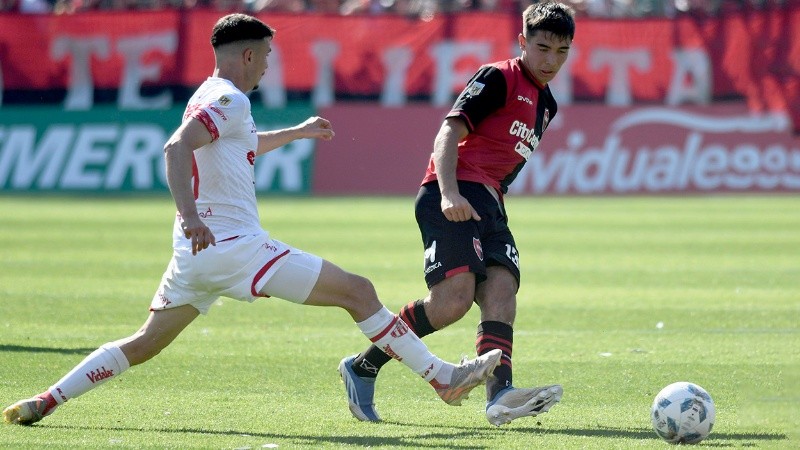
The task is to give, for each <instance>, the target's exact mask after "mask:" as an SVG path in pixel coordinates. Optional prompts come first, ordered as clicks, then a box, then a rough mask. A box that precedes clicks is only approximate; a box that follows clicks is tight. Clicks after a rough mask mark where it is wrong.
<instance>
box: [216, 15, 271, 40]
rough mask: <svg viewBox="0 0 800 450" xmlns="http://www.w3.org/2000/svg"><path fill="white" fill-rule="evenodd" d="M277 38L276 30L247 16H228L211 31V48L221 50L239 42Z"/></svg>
mask: <svg viewBox="0 0 800 450" xmlns="http://www.w3.org/2000/svg"><path fill="white" fill-rule="evenodd" d="M273 36H275V30H274V29H272V28H271V27H270V26H269V25H267V24H265V23H264V22H262V21H260V20H258V19H256V18H255V17H253V16H248V15H247V14H239V13H236V14H228V15H227V16H224V17H222V18H220V19H219V20H218V21H217V23H216V24H214V28H213V29H212V30H211V46H212V47H214V48H219V47H221V46H223V45H225V44H230V43H231V42H239V41H256V40H260V39H264V38H268V37H273Z"/></svg>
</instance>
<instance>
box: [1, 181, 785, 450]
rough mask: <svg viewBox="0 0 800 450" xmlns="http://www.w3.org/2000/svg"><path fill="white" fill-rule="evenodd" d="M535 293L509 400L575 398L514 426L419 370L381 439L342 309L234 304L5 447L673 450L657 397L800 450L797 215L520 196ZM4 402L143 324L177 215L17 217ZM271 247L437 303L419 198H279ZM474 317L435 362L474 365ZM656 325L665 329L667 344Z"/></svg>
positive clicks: (155, 208) (517, 349) (723, 429)
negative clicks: (363, 416)
mask: <svg viewBox="0 0 800 450" xmlns="http://www.w3.org/2000/svg"><path fill="white" fill-rule="evenodd" d="M507 203H508V209H509V211H510V213H511V226H512V229H513V230H514V232H515V235H516V238H517V244H518V247H519V249H520V252H521V262H522V277H523V283H522V287H521V290H520V293H519V299H518V303H519V311H518V314H517V317H518V319H517V323H516V326H515V330H516V331H515V345H514V374H515V384H516V385H519V386H529V385H534V384H549V383H561V384H563V386H564V389H565V394H564V398H563V400H562V402H561V403H560V404H559V405H557V406H556V407H555V408H553V410H552V411H551V412H550V413H548V414H545V415H542V416H539V417H537V418H528V419H521V420H519V421H516V422H514V423H512V424H510V425H507V426H504V427H502V428H494V427H492V426H490V425H489V424H488V423H487V421H486V419H485V417H484V415H483V410H484V394H483V390H482V388H479V389H477V390H476V391H474V393H473V395H472V398H470V399H469V400H467V401H466V402H464V405H463V406H461V407H450V406H447V405H446V404H444V403H443V402H441V401H440V400H439V399H438V397H437V396H436V395H435V393H434V392H433V390H432V389H431V388H430V387H429V386H427V384H426V383H424V381H422V380H421V379H419V378H417V377H416V376H415V375H413V374H412V373H411V372H410V371H409V370H407V369H406V368H405V367H404V366H402V365H401V364H397V363H392V364H390V365H388V366H387V367H386V368H385V369H384V371H383V372H382V374H381V377H380V379H379V381H378V388H377V404H378V409H379V411H380V412H381V414H382V416H383V418H384V420H385V422H383V423H381V424H369V423H367V424H365V423H360V422H358V421H356V420H355V419H353V418H352V417H351V416H350V413H349V411H348V409H347V404H346V400H345V397H344V390H343V387H342V384H341V382H340V380H339V377H338V374H337V372H336V366H337V364H338V362H339V360H340V359H341V358H342V357H343V356H345V355H348V354H352V353H355V352H358V351H360V350H362V349H363V348H364V347H365V344H366V343H367V340H366V339H365V338H364V337H363V336H362V335H361V334H360V333H359V331H358V329H357V327H356V326H355V325H354V324H353V323H352V322H351V320H350V318H349V316H348V315H347V314H346V313H345V312H343V311H341V310H338V309H329V308H311V307H302V306H298V305H294V304H290V303H288V302H284V301H281V300H275V299H271V300H265V301H259V302H257V303H255V304H246V303H239V302H235V301H231V300H224V301H222V302H220V304H219V305H218V306H215V307H214V308H212V310H211V313H210V314H209V315H208V316H201V317H200V318H199V319H198V320H196V321H195V323H193V324H192V325H191V326H190V327H189V328H188V329H187V330H186V331H185V332H184V334H182V335H181V336H180V337H179V338H178V339H177V340H176V341H175V343H174V344H173V345H172V346H170V347H169V348H168V349H166V350H165V351H164V352H163V353H162V354H161V355H159V356H158V357H156V358H155V359H154V360H152V361H150V362H148V363H146V364H144V365H141V366H137V367H134V368H132V369H131V370H129V371H128V372H126V373H125V374H124V375H123V376H122V377H120V378H119V379H117V380H113V381H111V382H110V383H107V384H105V385H103V386H101V387H100V388H98V389H95V390H94V391H91V392H89V393H88V394H86V395H84V396H83V397H80V398H78V399H75V400H72V401H71V402H70V403H68V404H66V405H64V406H62V407H61V408H59V410H58V411H57V412H56V413H55V414H54V415H52V416H50V417H48V418H46V419H45V420H44V421H42V422H40V423H39V424H37V425H36V426H32V427H14V426H0V448H9V449H18V448H19V449H24V448H39V447H42V448H76V447H91V448H137V449H138V448H159V449H160V448H174V449H187V448H203V449H205V448H210V449H213V448H220V449H243V448H252V449H257V448H283V449H289V448H309V449H312V448H323V447H325V448H342V447H372V448H404V449H420V448H421V449H433V448H455V449H484V448H485V449H489V448H491V449H515V448H542V449H550V448H579V449H611V448H618V449H627V448H633V447H635V448H665V447H668V444H665V443H663V442H662V441H660V440H659V439H658V438H657V437H656V435H655V434H654V433H653V431H652V429H651V427H650V417H649V409H650V404H651V402H652V400H653V397H654V396H655V394H656V393H657V392H658V391H659V390H660V389H661V388H662V387H663V386H665V385H667V384H669V383H671V382H674V381H693V382H695V383H698V384H700V385H701V386H703V387H705V388H706V389H707V390H708V391H709V392H710V393H711V395H712V396H713V397H714V400H715V402H716V408H717V422H716V426H715V429H714V432H713V433H712V435H711V437H710V438H709V439H707V440H706V441H704V442H703V443H701V444H700V446H702V447H733V448H740V447H748V448H749V447H755V448H800V433H798V430H799V429H800V325H799V324H800V197H798V196H773V197H762V196H753V197H737V196H730V197H728V196H724V197H687V198H675V197H654V198H653V197H632V198H553V197H549V198H527V197H526V198H509V199H508V201H507ZM0 205H2V206H3V207H2V210H3V212H4V214H3V220H2V221H0V405H2V406H3V407H4V406H6V405H8V404H11V403H13V402H14V401H16V400H18V399H20V398H24V397H28V396H31V395H33V394H36V393H38V392H40V391H42V390H43V389H45V388H47V387H48V386H50V384H52V383H53V382H54V381H56V380H57V379H58V378H60V377H61V376H62V375H63V374H64V373H66V372H67V371H68V370H70V369H71V368H72V367H73V366H74V365H75V364H76V363H77V362H79V361H80V360H81V359H82V358H83V356H84V355H85V354H88V353H89V352H91V351H93V350H94V349H95V348H97V347H98V346H99V345H101V344H103V343H105V342H108V341H111V340H114V339H117V338H120V337H123V336H127V335H129V334H131V333H132V332H133V331H135V330H136V329H137V328H138V327H139V326H140V325H141V323H142V322H143V321H144V319H145V318H146V316H147V314H148V312H147V307H148V305H149V302H150V298H151V297H152V295H153V291H154V290H155V288H156V287H157V284H158V281H159V279H160V276H161V274H162V272H163V270H164V268H165V266H166V264H167V262H168V260H169V256H170V253H171V225H172V218H173V215H174V206H173V205H172V203H171V200H170V199H168V198H164V197H151V198H124V197H123V198H112V199H109V198H91V199H81V198H78V197H63V198H62V197H58V198H54V197H19V196H6V197H0ZM260 206H261V208H262V210H261V211H262V221H263V223H264V225H265V227H266V228H267V229H269V230H270V231H271V232H272V234H273V236H274V237H275V238H278V239H280V240H283V241H286V242H288V243H290V244H292V245H295V246H297V247H300V248H302V249H305V250H308V251H311V252H313V253H316V254H319V255H321V256H323V257H325V258H327V259H330V260H332V261H334V262H336V263H337V264H339V265H340V266H342V267H344V268H345V269H347V270H350V271H353V272H356V273H359V274H362V275H365V276H367V277H369V278H370V279H371V280H373V282H374V284H375V285H376V287H377V289H378V292H379V294H380V295H381V297H382V299H383V301H384V303H386V304H387V305H388V306H389V308H390V309H392V310H394V311H397V310H398V309H399V308H400V307H401V306H402V305H403V304H405V303H407V302H408V301H410V300H413V299H416V298H419V297H422V296H423V295H424V294H425V292H426V289H425V285H424V281H423V279H422V274H421V267H422V249H421V244H420V242H419V236H418V231H417V228H416V224H415V223H414V221H413V199H412V198H316V199H311V198H292V197H278V198H266V199H263V202H262V203H261V205H260ZM477 322H478V312H477V308H474V309H473V310H472V311H471V312H470V313H469V314H468V316H467V317H465V318H464V319H463V320H462V321H460V322H459V323H457V324H455V325H453V326H451V327H449V328H447V329H446V330H443V331H441V332H439V333H436V334H434V335H432V336H430V337H428V338H426V340H425V342H427V343H428V345H429V346H430V348H431V349H432V350H433V351H434V352H435V353H437V354H438V355H439V356H441V357H443V358H445V359H448V360H451V361H455V360H458V359H459V358H460V357H461V355H462V354H468V355H472V354H473V352H474V334H475V327H476V325H477ZM659 323H661V324H663V326H662V327H658V326H657V324H659Z"/></svg>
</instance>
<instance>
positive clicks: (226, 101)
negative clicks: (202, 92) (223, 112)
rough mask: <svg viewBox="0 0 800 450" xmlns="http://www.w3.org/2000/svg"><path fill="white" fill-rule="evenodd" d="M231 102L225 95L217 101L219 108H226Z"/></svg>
mask: <svg viewBox="0 0 800 450" xmlns="http://www.w3.org/2000/svg"><path fill="white" fill-rule="evenodd" d="M232 101H233V100H231V98H230V97H228V96H227V95H223V96H222V97H220V98H219V100H217V102H218V103H219V104H220V106H228V105H230V104H231V102H232Z"/></svg>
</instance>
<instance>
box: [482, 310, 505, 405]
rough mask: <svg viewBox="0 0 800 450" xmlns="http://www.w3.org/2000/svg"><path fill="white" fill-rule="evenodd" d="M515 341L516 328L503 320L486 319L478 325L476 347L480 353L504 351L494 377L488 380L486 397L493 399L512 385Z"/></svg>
mask: <svg viewBox="0 0 800 450" xmlns="http://www.w3.org/2000/svg"><path fill="white" fill-rule="evenodd" d="M513 342H514V329H513V328H512V327H511V325H509V324H507V323H503V322H495V321H486V322H481V323H480V324H479V325H478V336H477V339H476V340H475V349H476V350H477V351H478V355H483V354H484V353H489V351H491V350H494V349H496V348H499V349H500V350H502V351H503V356H502V357H501V358H500V365H499V366H497V368H495V369H494V372H493V374H494V377H490V378H489V379H488V380H486V399H487V400H492V399H493V398H494V396H495V395H496V394H497V393H498V392H499V391H500V390H502V389H505V388H506V387H508V386H511V381H512V379H511V349H512V347H513Z"/></svg>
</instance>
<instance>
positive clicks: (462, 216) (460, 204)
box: [442, 194, 481, 222]
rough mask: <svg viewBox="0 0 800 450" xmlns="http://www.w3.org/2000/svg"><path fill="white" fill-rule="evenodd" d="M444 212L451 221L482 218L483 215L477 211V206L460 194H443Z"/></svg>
mask: <svg viewBox="0 0 800 450" xmlns="http://www.w3.org/2000/svg"><path fill="white" fill-rule="evenodd" d="M442 213H444V216H445V217H446V218H447V220H449V221H451V222H465V221H467V220H470V219H475V220H481V216H480V215H479V214H478V212H477V211H475V208H473V207H472V205H470V204H469V201H467V199H466V198H464V197H463V196H461V195H460V194H456V195H449V196H448V195H442Z"/></svg>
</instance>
